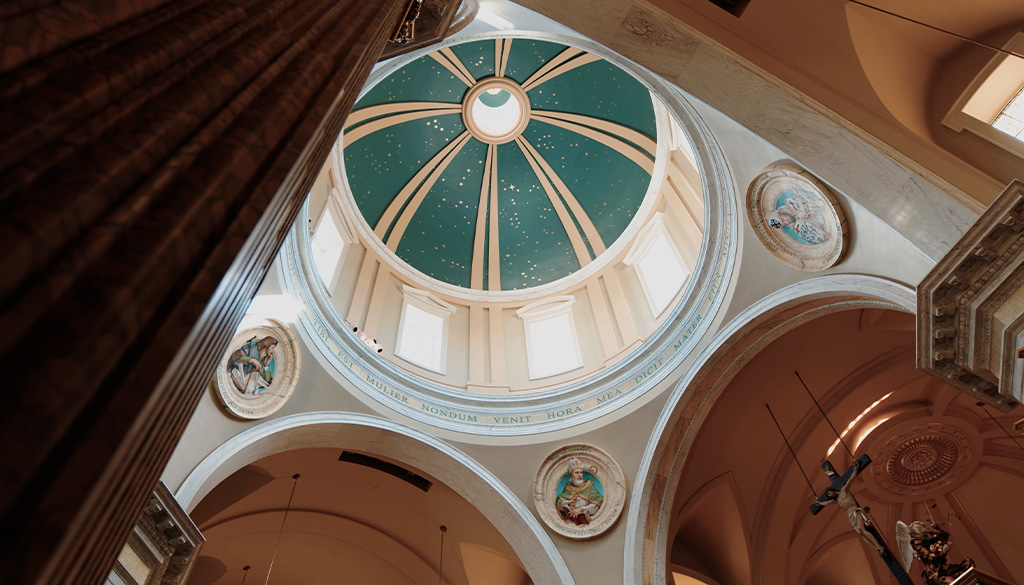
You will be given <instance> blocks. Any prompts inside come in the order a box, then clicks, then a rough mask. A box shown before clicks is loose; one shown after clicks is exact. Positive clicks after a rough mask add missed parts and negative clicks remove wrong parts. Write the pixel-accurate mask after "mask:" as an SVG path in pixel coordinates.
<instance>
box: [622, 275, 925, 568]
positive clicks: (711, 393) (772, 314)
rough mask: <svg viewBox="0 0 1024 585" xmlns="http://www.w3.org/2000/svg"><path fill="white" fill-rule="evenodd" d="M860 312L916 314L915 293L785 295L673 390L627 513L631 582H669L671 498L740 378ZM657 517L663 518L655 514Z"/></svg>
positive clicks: (824, 288)
mask: <svg viewBox="0 0 1024 585" xmlns="http://www.w3.org/2000/svg"><path fill="white" fill-rule="evenodd" d="M856 308H885V309H892V310H897V311H904V312H914V311H915V308H916V296H915V293H914V289H912V288H911V287H909V286H907V285H905V284H902V283H897V282H894V281H891V280H887V279H883V278H879V277H875V276H864V275H851V274H835V275H825V276H819V277H816V278H811V279H808V280H804V281H801V282H798V283H796V284H792V285H790V286H787V287H785V288H783V289H780V290H778V291H776V292H774V293H772V294H770V295H768V296H766V297H764V298H762V299H761V300H759V301H758V302H756V303H754V304H753V305H751V306H750V307H748V308H747V309H745V310H744V311H742V312H741V313H740V314H738V315H737V316H736V317H735V318H733V319H732V321H730V322H729V323H728V324H727V325H726V326H725V327H723V328H722V330H720V331H719V332H718V333H717V334H716V335H715V337H714V338H713V339H712V340H711V342H710V343H709V344H708V345H707V346H706V347H705V348H704V349H703V350H702V351H701V353H700V355H699V356H698V357H697V358H696V359H695V360H694V361H693V364H694V365H693V366H691V367H690V369H689V370H687V371H686V372H685V373H684V374H683V376H682V377H681V378H680V380H679V382H678V383H677V384H676V387H675V388H674V389H673V390H672V394H671V395H670V396H669V398H668V401H667V402H666V404H665V407H664V408H663V409H662V412H661V415H660V416H659V417H658V422H657V424H656V425H655V428H654V431H653V432H652V434H651V437H650V439H649V440H648V443H647V448H646V449H645V450H644V455H643V459H642V460H641V462H640V469H639V471H638V472H637V480H636V484H635V488H634V490H633V499H632V502H631V503H630V507H629V510H628V514H627V527H628V528H627V532H626V546H625V552H624V554H625V559H624V567H625V568H624V582H626V583H663V582H665V578H666V577H665V572H666V566H667V562H668V559H667V551H668V528H669V523H670V522H671V515H672V506H671V502H670V501H667V500H668V499H670V498H671V497H672V496H673V495H674V494H675V491H676V487H677V485H678V481H679V475H680V472H681V470H682V468H683V465H684V463H685V460H686V457H687V455H688V453H689V451H690V449H691V447H692V446H693V444H694V441H695V439H696V437H697V434H698V433H697V431H698V430H699V429H700V427H701V425H702V424H703V422H704V420H705V418H706V417H707V416H708V413H709V411H710V410H711V409H710V407H711V405H713V404H714V402H715V401H716V400H717V399H718V397H719V396H720V395H721V393H722V391H723V390H724V389H725V388H726V386H727V385H728V384H729V382H730V381H731V380H732V379H733V377H735V376H736V374H737V373H738V372H739V371H740V370H741V369H742V368H743V366H744V365H746V364H747V363H748V362H749V361H750V360H751V359H752V358H753V357H754V356H756V355H757V354H758V353H759V352H760V351H761V350H762V349H764V348H765V347H767V346H768V345H769V344H770V343H771V342H773V341H774V340H776V339H778V338H779V337H781V336H782V335H783V334H785V333H787V332H789V331H791V330H793V329H795V328H796V327H798V326H799V325H802V324H804V323H807V322H808V321H811V320H813V319H816V318H818V317H821V316H824V315H827V314H830V313H835V312H838V311H844V310H848V309H856ZM655 511H656V512H655Z"/></svg>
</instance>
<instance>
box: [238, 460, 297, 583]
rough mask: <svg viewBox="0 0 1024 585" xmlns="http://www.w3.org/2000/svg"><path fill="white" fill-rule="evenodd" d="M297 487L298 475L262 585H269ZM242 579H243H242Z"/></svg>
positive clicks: (294, 481)
mask: <svg viewBox="0 0 1024 585" xmlns="http://www.w3.org/2000/svg"><path fill="white" fill-rule="evenodd" d="M297 485H299V474H298V473H296V474H295V475H293V476H292V493H291V495H289V496H288V505H287V506H285V509H284V518H281V528H279V529H278V530H277V542H276V543H274V554H272V555H270V566H269V567H267V580H266V581H264V582H263V585H267V584H268V583H270V572H271V571H273V570H274V559H276V558H277V548H278V547H279V546H281V535H283V534H284V523H285V522H287V521H288V512H289V511H290V510H291V509H292V498H294V497H295V486H297ZM243 578H244V577H243Z"/></svg>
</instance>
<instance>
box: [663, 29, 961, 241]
mask: <svg viewBox="0 0 1024 585" xmlns="http://www.w3.org/2000/svg"><path fill="white" fill-rule="evenodd" d="M677 83H678V85H679V86H680V87H682V88H683V89H684V90H686V91H687V92H689V93H691V94H693V95H694V96H695V97H697V98H698V99H700V100H702V101H704V102H705V103H707V104H708V105H710V106H711V107H713V108H715V109H717V110H718V111H720V112H722V113H723V114H725V115H726V116H729V117H730V118H732V119H733V120H735V121H737V122H739V123H740V124H742V125H743V126H744V127H746V128H747V129H749V130H751V131H752V132H754V133H755V134H757V135H758V136H760V137H762V138H764V139H765V140H766V141H768V142H769V143H771V144H772V145H774V146H776V147H777V148H779V149H781V150H783V151H784V152H786V153H787V154H789V155H790V156H792V157H793V159H794V160H796V161H797V162H799V163H800V164H801V165H803V166H805V167H806V168H808V169H812V170H813V172H814V173H815V174H817V175H818V176H819V177H821V178H822V179H823V180H824V181H825V182H826V183H828V184H829V185H830V186H832V187H833V188H835V189H836V190H837V191H839V192H842V193H843V194H845V195H847V196H849V197H851V198H853V199H854V200H856V201H857V202H858V203H860V204H861V205H863V206H864V207H865V208H866V209H867V210H868V211H870V212H871V213H872V214H874V215H876V216H878V217H879V218H880V219H881V220H882V221H884V222H885V223H886V224H888V225H889V226H891V227H893V228H894V229H896V230H897V231H899V232H900V233H901V234H903V235H904V236H905V237H906V238H907V239H908V240H910V241H911V242H912V243H913V244H914V245H915V246H916V247H917V248H918V249H920V250H921V251H922V252H923V253H925V254H926V255H927V256H928V257H929V258H931V259H932V260H938V259H939V258H941V257H942V255H943V254H944V253H945V252H946V251H948V250H949V248H950V247H951V246H952V245H953V243H954V242H956V241H957V239H959V237H960V235H961V234H963V233H964V231H966V229H967V227H968V226H969V225H970V224H971V222H973V221H974V218H975V216H974V214H973V212H971V211H970V210H968V209H967V208H966V207H965V206H964V205H962V204H961V203H959V202H957V201H956V200H955V199H953V197H951V196H950V195H949V194H947V193H946V192H944V191H943V190H942V189H940V188H939V187H937V186H936V185H934V184H932V183H930V182H928V181H927V180H925V179H924V178H922V177H920V176H919V175H917V174H915V173H913V172H911V171H910V170H908V169H907V168H905V167H904V166H902V165H901V164H899V163H898V162H896V161H895V160H893V158H891V157H890V156H889V155H887V154H885V153H883V152H882V151H880V150H879V149H878V148H876V147H875V146H873V145H872V144H870V143H869V142H868V141H866V140H865V139H863V138H861V137H859V136H857V135H856V134H854V133H853V132H852V131H851V130H849V129H847V128H843V127H842V126H840V124H839V123H837V122H835V121H833V120H832V119H830V117H829V116H827V115H826V114H824V113H822V112H820V111H818V110H816V109H815V108H814V107H813V106H812V105H810V104H807V103H806V102H804V101H802V100H800V99H798V98H797V97H795V96H793V95H790V94H789V93H787V92H786V91H784V90H783V89H782V88H780V87H778V86H776V85H773V84H771V83H770V82H769V81H768V80H766V79H764V78H762V77H761V76H760V75H759V74H758V73H757V72H755V71H753V70H751V69H748V68H747V67H745V66H743V65H742V64H741V63H739V62H737V61H734V60H732V59H729V58H728V57H727V56H725V55H723V54H721V53H720V52H719V51H718V50H716V49H714V48H712V47H710V46H707V45H701V46H700V47H699V48H698V49H697V50H696V51H695V53H694V54H693V56H692V57H691V58H690V59H689V61H688V63H687V65H686V67H685V68H684V70H683V72H682V74H681V75H679V77H678V78H677Z"/></svg>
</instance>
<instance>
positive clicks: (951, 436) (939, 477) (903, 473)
mask: <svg viewBox="0 0 1024 585" xmlns="http://www.w3.org/2000/svg"><path fill="white" fill-rule="evenodd" d="M878 461H879V465H877V466H875V468H874V476H875V480H876V481H877V482H878V484H879V485H880V486H881V487H883V488H885V489H886V490H888V491H890V492H892V493H895V494H900V495H914V496H920V495H922V494H925V493H931V492H939V491H944V490H946V489H948V488H949V486H950V485H951V484H953V483H955V482H957V481H958V480H959V479H960V478H962V477H963V476H964V475H965V474H966V473H967V472H968V471H969V469H970V467H971V463H972V449H971V441H970V439H969V437H968V436H967V434H966V433H964V432H963V431H962V430H961V429H959V428H956V427H954V426H951V425H945V424H939V423H933V424H929V425H925V426H919V427H914V428H912V429H909V430H907V431H905V432H903V433H900V434H899V435H896V436H894V437H892V438H891V439H889V440H888V441H886V443H885V445H884V446H883V448H882V450H881V453H880V454H879V458H878Z"/></svg>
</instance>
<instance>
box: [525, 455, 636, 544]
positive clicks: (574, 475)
mask: <svg viewBox="0 0 1024 585" xmlns="http://www.w3.org/2000/svg"><path fill="white" fill-rule="evenodd" d="M533 502H534V505H535V506H536V508H537V514H538V515H539V516H540V517H541V520H543V521H544V523H545V524H547V525H548V527H549V528H551V529H552V530H554V531H555V532H557V533H558V534H561V535H562V536H565V537H567V538H573V539H578V540H583V539H587V538H593V537H595V536H598V535H600V534H603V533H604V532H605V531H607V530H608V529H609V528H611V527H612V525H614V524H615V521H616V520H618V519H619V516H621V515H622V509H623V507H625V504H626V481H625V477H624V476H623V474H622V470H621V469H620V468H619V465H618V464H617V463H615V461H614V460H613V459H612V458H611V457H609V456H608V454H607V453H605V452H604V451H602V450H600V449H598V448H596V447H592V446H590V445H569V446H567V447H562V448H561V449H559V450H557V451H555V452H554V453H552V454H551V455H549V456H548V457H547V459H545V460H544V464H543V465H541V468H540V471H539V472H538V473H537V479H536V480H535V481H534V484H533Z"/></svg>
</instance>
